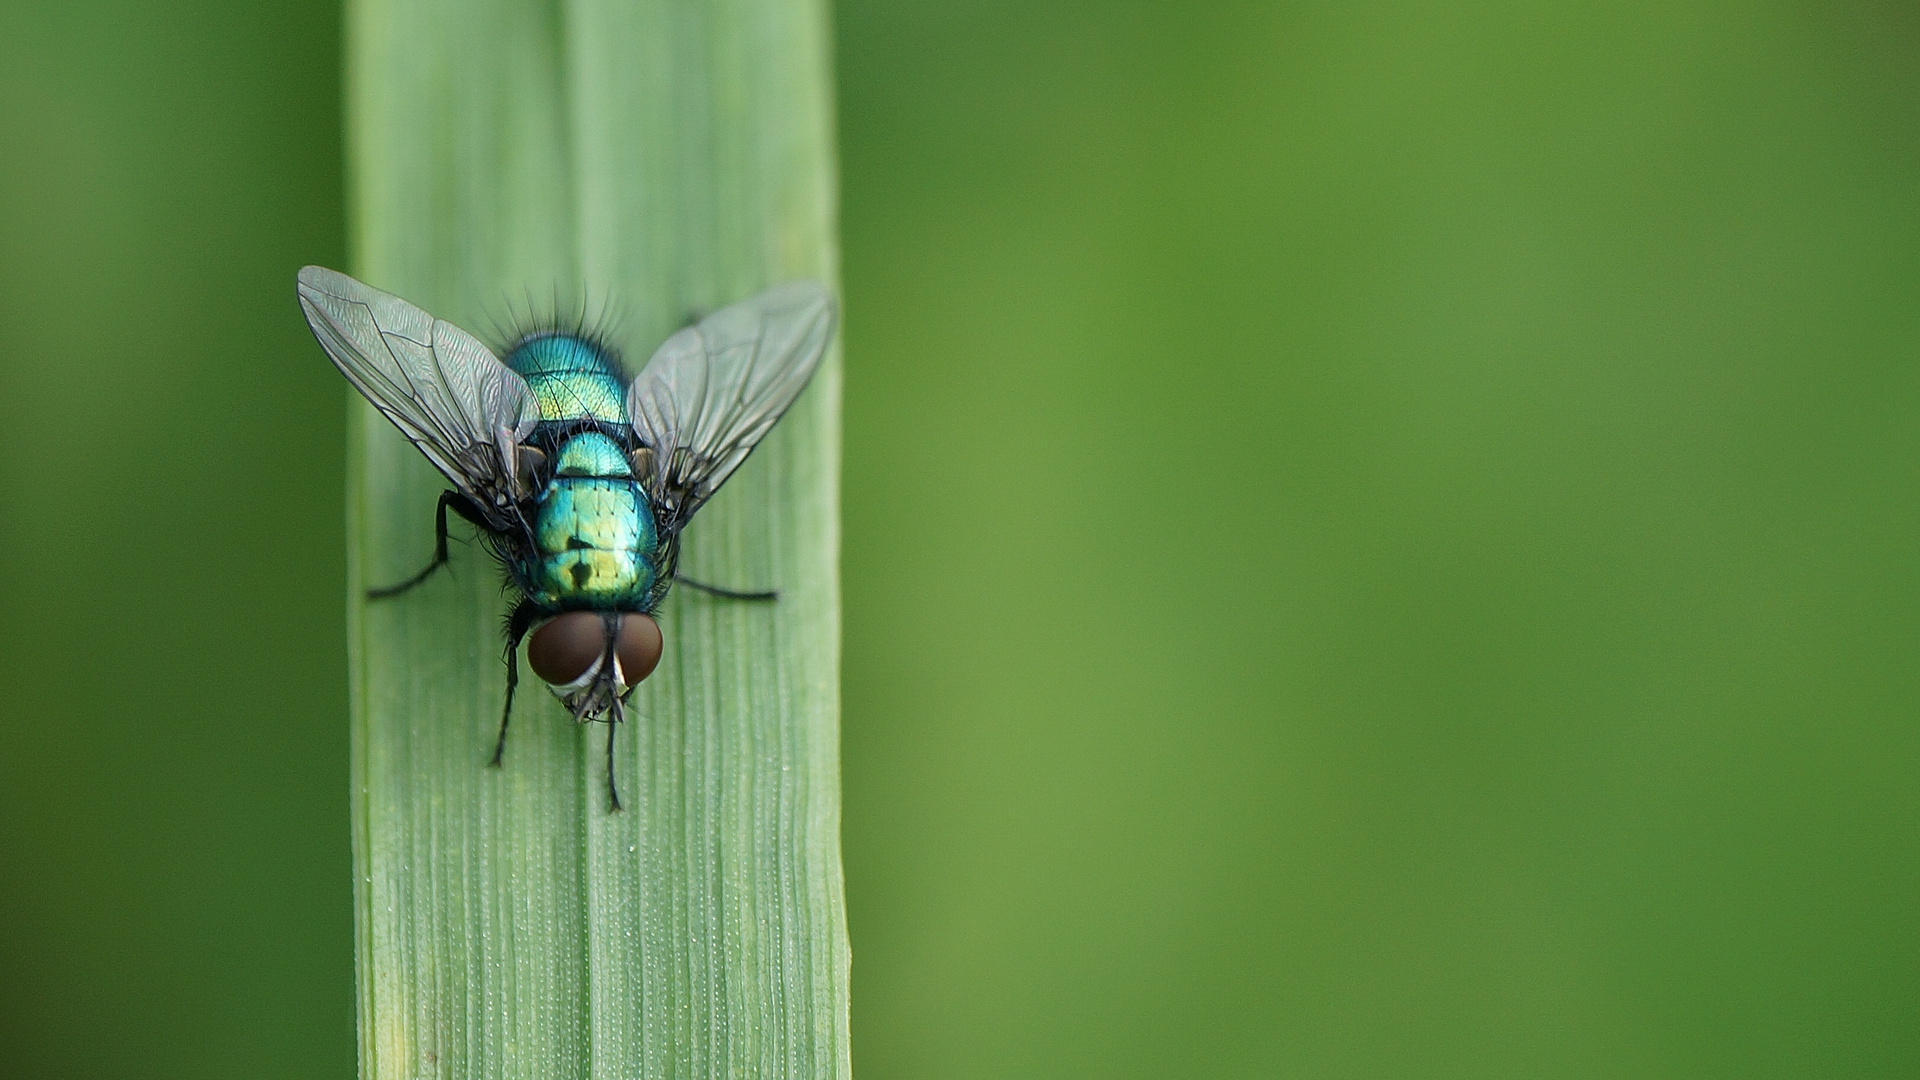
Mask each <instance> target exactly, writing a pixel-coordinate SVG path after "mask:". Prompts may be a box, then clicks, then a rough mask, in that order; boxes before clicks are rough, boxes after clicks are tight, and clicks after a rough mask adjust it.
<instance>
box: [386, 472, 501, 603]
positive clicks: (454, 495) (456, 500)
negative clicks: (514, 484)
mask: <svg viewBox="0 0 1920 1080" xmlns="http://www.w3.org/2000/svg"><path fill="white" fill-rule="evenodd" d="M449 506H451V507H453V512H454V513H456V514H459V515H460V516H461V517H463V518H466V519H467V520H468V521H470V522H472V523H474V524H475V525H481V524H483V519H482V518H481V517H480V511H479V510H478V509H476V508H475V507H474V505H473V503H472V502H471V501H470V500H469V499H468V498H467V497H466V496H465V495H462V494H460V493H459V492H457V491H443V492H441V493H440V505H439V506H438V507H436V508H435V509H434V512H433V561H432V562H430V563H428V564H427V568H426V569H425V570H422V571H420V572H419V573H417V574H415V575H413V576H412V577H410V578H408V579H407V580H405V581H403V582H401V583H400V584H398V585H388V586H386V587H385V588H380V589H368V590H367V599H369V600H385V599H386V598H387V597H389V596H399V595H400V594H401V593H403V592H406V591H407V590H408V589H411V588H413V587H414V586H415V585H418V584H420V583H421V582H423V581H425V580H427V578H428V577H430V576H432V574H433V572H434V571H435V570H438V569H440V568H441V567H442V566H445V565H446V562H447V507H449Z"/></svg>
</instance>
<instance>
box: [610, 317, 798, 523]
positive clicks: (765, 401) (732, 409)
mask: <svg viewBox="0 0 1920 1080" xmlns="http://www.w3.org/2000/svg"><path fill="white" fill-rule="evenodd" d="M833 324H834V305H833V296H832V294H830V293H829V292H827V290H826V287H825V286H823V285H820V284H818V283H815V282H811V281H796V282H791V283H789V284H786V285H780V286H777V287H775V288H772V289H768V290H767V291H766V292H763V293H761V294H760V295H759V296H756V297H753V298H752V299H750V300H743V301H741V302H740V303H737V304H734V305H733V306H731V307H727V308H723V309H721V310H719V311H716V312H714V313H713V314H712V315H709V316H707V317H706V318H705V319H702V320H700V322H699V323H698V324H697V325H695V326H689V327H687V328H686V329H684V330H682V331H680V332H679V333H677V334H675V335H673V336H672V337H670V338H668V339H667V341H666V344H664V345H662V346H660V349H659V351H657V352H655V353H654V354H653V359H652V360H651V361H649V362H648V364H647V367H646V370H644V371H642V372H641V373H640V375H639V377H637V378H635V379H634V380H633V384H632V385H631V386H630V387H628V389H627V412H628V414H629V416H630V417H631V418H632V421H633V430H634V433H635V434H636V435H638V436H639V438H640V441H641V442H642V443H643V444H644V445H645V446H646V447H647V449H648V450H650V451H651V455H652V461H651V463H650V465H649V467H648V468H647V469H646V470H644V473H645V474H644V475H643V476H642V480H643V482H644V483H645V484H646V485H647V494H648V495H649V496H650V497H651V498H652V499H653V502H654V505H655V507H656V508H658V509H659V510H661V511H662V512H663V517H664V518H665V520H666V521H667V522H668V523H669V524H670V527H673V528H678V527H679V526H681V525H684V524H686V521H687V518H689V517H691V516H692V515H693V512H694V511H695V510H698V509H699V508H700V505H701V504H702V503H704V502H706V501H707V500H708V499H709V498H711V497H712V496H713V493H714V491H715V490H717V489H718V488H719V487H720V485H721V484H723V483H726V480H727V477H729V476H731V475H733V470H735V469H737V468H739V467H740V463H741V462H743V461H745V460H746V459H747V455H748V454H749V453H751V452H752V451H753V448H754V445H755V444H757V443H758V442H759V441H760V439H761V437H762V436H764V435H766V433H767V431H768V430H769V429H770V428H772V427H773V424H774V421H776V420H778V419H780V414H781V413H784V412H786V411H787V406H789V405H792V404H793V400H794V399H795V398H797V397H799V396H800V391H801V390H803V389H805V388H806V385H807V380H808V379H811V378H812V377H813V371H814V369H815V368H817V367H819V366H820V357H821V355H822V354H823V353H824V352H825V351H826V348H827V342H828V341H829V340H830V339H831V338H832V337H833Z"/></svg>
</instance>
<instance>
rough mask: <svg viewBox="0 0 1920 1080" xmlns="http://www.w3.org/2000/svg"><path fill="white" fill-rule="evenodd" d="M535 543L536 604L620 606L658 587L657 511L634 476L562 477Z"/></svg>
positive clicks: (544, 507) (543, 506) (544, 502)
mask: <svg viewBox="0 0 1920 1080" xmlns="http://www.w3.org/2000/svg"><path fill="white" fill-rule="evenodd" d="M534 539H535V541H536V543H537V544H538V545H539V549H540V555H539V560H538V564H537V567H536V569H535V572H534V575H533V577H534V581H533V585H534V589H535V592H534V596H533V600H534V601H535V602H537V603H540V604H543V605H547V606H550V607H593V608H615V607H626V606H629V605H636V604H639V603H641V602H643V601H644V600H645V598H646V596H647V594H648V593H649V592H650V591H651V590H652V589H653V581H654V566H653V558H654V549H655V547H656V546H657V544H656V540H655V537H654V530H653V512H652V511H651V510H650V509H649V508H648V506H647V497H646V495H645V494H644V493H643V492H642V491H641V490H640V485H639V484H638V483H636V482H635V481H634V480H633V479H632V478H631V477H627V478H622V479H616V478H608V477H593V478H587V477H560V478H557V479H555V480H554V481H553V483H551V484H549V485H548V486H547V493H546V497H545V498H543V499H541V500H540V512H539V517H538V518H537V519H536V522H535V525H534Z"/></svg>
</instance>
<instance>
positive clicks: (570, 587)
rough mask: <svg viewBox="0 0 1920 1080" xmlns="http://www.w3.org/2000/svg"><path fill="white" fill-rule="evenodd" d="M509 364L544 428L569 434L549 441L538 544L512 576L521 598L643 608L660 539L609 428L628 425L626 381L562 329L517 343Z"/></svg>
mask: <svg viewBox="0 0 1920 1080" xmlns="http://www.w3.org/2000/svg"><path fill="white" fill-rule="evenodd" d="M507 364H508V366H510V367H512V368H513V369H514V370H515V371H517V372H519V373H520V374H521V375H522V376H524V377H525V378H526V380H527V385H528V386H530V387H532V389H533V392H534V396H535V398H536V399H537V400H538V401H539V403H540V418H541V421H542V426H543V427H546V428H548V429H549V430H556V431H562V432H564V431H572V432H573V434H571V435H568V436H566V438H565V439H564V441H562V442H561V443H560V445H559V446H558V447H556V448H554V452H555V457H554V460H553V479H552V480H551V481H550V482H549V483H548V484H547V487H546V490H545V491H543V492H542V493H541V495H540V499H539V507H538V509H537V511H536V513H535V517H534V528H533V532H534V544H535V547H536V549H537V550H536V553H535V556H534V559H533V560H532V563H531V565H528V566H525V567H523V569H522V572H521V573H520V574H519V577H520V578H521V579H522V584H523V586H524V587H526V588H527V590H528V598H529V599H531V600H533V601H534V602H535V603H537V604H539V605H541V606H542V607H546V608H549V609H560V608H574V609H578V608H587V609H592V610H622V611H638V610H641V608H642V607H643V606H644V604H645V602H646V600H647V598H648V596H649V594H651V593H652V591H653V586H654V581H655V579H656V576H657V572H658V571H657V567H656V565H655V560H656V559H657V558H658V556H659V550H658V549H659V536H658V534H657V533H656V532H655V529H654V522H653V506H652V504H651V503H650V502H648V500H647V495H646V492H645V491H644V490H643V489H642V488H641V486H640V484H639V482H638V480H637V479H636V478H635V477H634V474H633V465H632V463H631V462H630V461H629V460H628V458H627V454H626V451H625V448H623V447H622V446H621V445H620V444H619V443H617V442H616V441H615V440H614V439H613V438H611V437H610V436H609V435H608V434H607V430H608V429H610V430H612V431H614V432H615V433H619V432H621V431H623V430H629V428H628V419H627V404H626V397H625V380H624V378H623V377H622V376H621V375H620V373H619V371H618V369H617V367H616V366H615V365H614V364H613V362H612V361H611V360H610V359H609V358H608V357H607V355H606V354H605V352H604V351H602V350H601V349H600V348H598V347H597V346H595V345H594V344H593V343H592V342H589V341H586V340H584V339H581V338H576V337H573V336H571V335H564V334H556V335H550V336H545V337H536V338H532V339H530V340H528V341H525V342H523V343H521V345H520V346H519V347H517V348H515V349H514V350H513V351H512V353H510V354H509V355H508V357H507ZM580 421H592V422H595V423H596V424H598V425H599V426H600V429H592V428H589V429H586V430H581V429H579V428H578V427H577V426H576V425H577V424H578V422H580ZM629 441H631V440H630V439H629Z"/></svg>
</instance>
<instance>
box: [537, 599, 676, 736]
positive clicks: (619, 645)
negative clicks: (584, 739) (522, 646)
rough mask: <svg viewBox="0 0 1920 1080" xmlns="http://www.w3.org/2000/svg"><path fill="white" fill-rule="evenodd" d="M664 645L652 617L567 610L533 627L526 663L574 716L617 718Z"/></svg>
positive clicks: (588, 718)
mask: <svg viewBox="0 0 1920 1080" xmlns="http://www.w3.org/2000/svg"><path fill="white" fill-rule="evenodd" d="M662 645H663V642H662V640H661V637H660V624H659V623H657V622H654V621H653V617H652V616H651V615H642V614H640V613H638V612H630V611H629V612H619V611H604V612H603V611H569V612H566V613H565V614H562V615H558V616H555V617H554V618H552V619H549V620H548V621H547V622H545V623H542V624H541V625H540V627H539V628H538V629H536V630H534V632H533V636H532V637H531V638H529V639H528V640H527V663H528V665H529V666H531V667H532V668H533V673H534V674H535V675H538V676H540V678H542V679H544V680H545V681H546V682H547V684H548V686H549V687H551V688H552V690H553V692H554V695H555V696H557V697H558V698H559V699H560V700H561V701H562V702H563V703H565V705H566V706H567V708H568V709H569V710H570V711H571V712H572V713H573V715H574V716H575V717H576V718H578V719H581V720H598V719H600V718H601V717H602V716H604V715H606V714H607V713H608V712H609V711H611V712H612V713H613V715H614V718H616V719H617V718H618V717H619V714H620V711H621V710H620V701H621V699H622V698H623V697H625V696H626V694H627V692H628V691H629V690H631V689H632V688H633V687H635V686H637V685H639V684H640V682H641V680H643V679H645V678H646V677H647V676H649V675H651V674H653V669H654V668H655V667H657V666H659V664H660V651H661V648H662Z"/></svg>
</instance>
